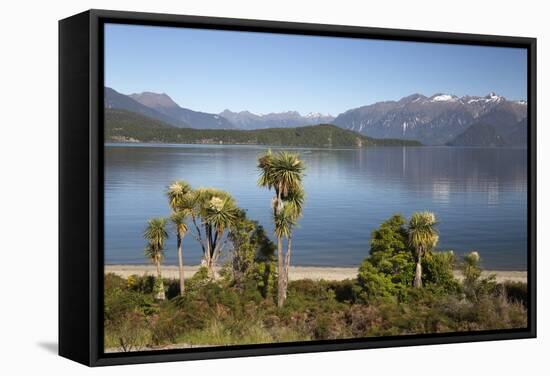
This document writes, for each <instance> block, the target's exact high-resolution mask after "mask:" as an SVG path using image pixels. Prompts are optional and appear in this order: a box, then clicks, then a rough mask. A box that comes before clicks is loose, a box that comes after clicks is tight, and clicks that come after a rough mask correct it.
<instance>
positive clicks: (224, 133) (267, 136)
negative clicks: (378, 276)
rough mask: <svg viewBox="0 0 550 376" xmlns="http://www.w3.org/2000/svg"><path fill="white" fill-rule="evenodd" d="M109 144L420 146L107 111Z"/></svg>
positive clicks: (324, 128)
mask: <svg viewBox="0 0 550 376" xmlns="http://www.w3.org/2000/svg"><path fill="white" fill-rule="evenodd" d="M104 136H105V141H106V142H159V143H176V144H240V145H272V146H309V147H335V148H337V147H341V148H361V147H368V146H401V145H403V146H418V145H420V143H419V142H418V141H410V140H394V139H374V138H370V137H366V136H363V135H361V134H359V133H356V132H353V131H349V130H345V129H342V128H339V127H337V126H334V125H328V124H324V125H315V126H306V127H299V128H269V129H258V130H248V131H244V130H224V129H192V128H175V127H172V126H170V125H167V124H165V123H163V122H161V121H159V120H155V119H152V118H149V117H147V116H143V115H139V114H136V113H132V112H129V111H125V110H118V109H109V108H107V109H105V135H104Z"/></svg>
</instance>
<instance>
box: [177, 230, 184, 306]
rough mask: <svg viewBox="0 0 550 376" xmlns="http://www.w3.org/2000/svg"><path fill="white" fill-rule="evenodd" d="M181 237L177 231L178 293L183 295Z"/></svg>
mask: <svg viewBox="0 0 550 376" xmlns="http://www.w3.org/2000/svg"><path fill="white" fill-rule="evenodd" d="M182 243H183V239H182V236H181V235H180V234H179V233H178V263H179V272H180V273H179V274H180V295H181V296H183V293H184V292H185V281H184V278H183V277H184V276H183V249H182V248H183V247H182Z"/></svg>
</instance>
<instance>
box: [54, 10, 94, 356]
mask: <svg viewBox="0 0 550 376" xmlns="http://www.w3.org/2000/svg"><path fill="white" fill-rule="evenodd" d="M89 17H90V11H86V12H82V13H79V14H77V15H75V16H72V17H69V18H66V19H64V20H61V21H59V36H58V37H59V51H58V52H59V81H58V85H59V234H58V236H59V256H58V257H59V259H58V263H59V286H58V292H59V306H58V308H59V328H58V340H59V350H58V352H59V355H60V356H63V357H65V358H68V359H71V360H74V361H76V362H79V363H82V364H85V365H90V350H91V347H90V341H91V340H92V338H93V337H95V336H96V334H95V333H92V331H91V330H90V329H91V328H90V320H89V312H90V303H91V295H90V291H92V290H93V289H94V286H93V285H92V284H91V279H90V278H91V274H92V273H91V270H90V262H89V255H90V254H91V253H92V249H91V248H90V242H89V240H90V237H89V232H88V228H89V227H90V217H89V214H90V213H89V210H90V207H89V206H87V205H85V206H82V204H83V203H87V202H88V197H89V192H90V191H92V190H93V188H92V186H91V184H90V183H91V182H90V180H89V175H88V172H89V170H90V169H89V162H90V160H89V155H88V152H87V151H88V147H89V144H90V142H89V139H90V136H89V131H90V121H89V119H90V108H89V103H90V99H89V96H90V91H89V90H87V88H88V89H89V83H90V50H89V46H90V29H89ZM94 273H95V272H94Z"/></svg>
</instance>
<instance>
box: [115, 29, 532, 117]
mask: <svg viewBox="0 0 550 376" xmlns="http://www.w3.org/2000/svg"><path fill="white" fill-rule="evenodd" d="M105 85H106V86H109V87H112V88H113V89H115V90H117V91H119V92H121V93H124V94H130V93H136V92H142V91H152V92H158V93H166V94H168V95H169V96H170V97H172V99H174V100H175V101H176V102H177V103H178V104H180V105H181V106H182V107H185V108H190V109H193V110H196V111H204V112H212V113H219V112H221V111H223V110H224V109H230V110H232V111H241V110H249V111H252V112H256V113H269V112H281V111H289V110H296V111H299V112H300V113H302V114H306V113H308V112H321V113H324V114H327V113H330V114H332V115H338V114H339V113H341V112H343V111H346V110H348V109H351V108H355V107H359V106H363V105H366V104H371V103H374V102H378V101H383V100H397V99H399V98H402V97H404V96H407V95H410V94H413V93H421V94H424V95H427V96H431V95H433V94H435V93H450V94H455V95H458V96H463V95H480V96H481V95H486V94H487V93H489V92H491V91H494V92H496V93H497V94H499V95H503V96H505V97H506V98H508V99H514V100H519V99H526V97H527V52H526V50H523V49H513V48H498V47H478V46H457V45H445V44H431V43H415V42H393V41H378V40H365V39H349V38H334V37H312V36H297V35H282V34H265V33H249V32H228V31H216V30H197V29H182V28H171V27H153V26H135V25H118V24H108V25H106V26H105Z"/></svg>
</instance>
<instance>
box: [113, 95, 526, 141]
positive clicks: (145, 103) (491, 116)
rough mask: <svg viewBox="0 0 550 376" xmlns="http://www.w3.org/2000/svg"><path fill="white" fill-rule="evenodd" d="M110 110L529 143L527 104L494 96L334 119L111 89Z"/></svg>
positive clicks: (418, 100) (191, 124)
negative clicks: (194, 106) (211, 109)
mask: <svg viewBox="0 0 550 376" xmlns="http://www.w3.org/2000/svg"><path fill="white" fill-rule="evenodd" d="M105 107H106V108H110V109H122V110H126V111H130V112H134V113H138V114H141V115H144V116H148V117H150V118H153V119H156V120H159V121H161V122H163V123H166V124H168V125H171V126H173V127H178V128H196V129H241V130H253V129H267V128H296V127H300V126H307V125H316V124H334V125H336V126H338V127H340V128H343V129H347V130H351V131H355V132H358V133H360V134H362V135H364V136H368V137H373V138H379V139H384V138H387V139H406V140H416V141H419V142H421V143H423V144H426V145H451V146H505V145H506V146H507V145H512V146H525V145H526V144H527V120H526V119H527V102H525V101H510V100H507V99H506V98H504V97H502V96H499V95H497V94H495V93H489V94H488V95H486V96H483V97H477V96H463V97H457V96H454V95H451V94H435V95H433V96H431V97H427V96H424V95H422V94H413V95H410V96H407V97H404V98H401V99H400V100H398V101H383V102H377V103H374V104H370V105H366V106H362V107H358V108H354V109H350V110H348V111H345V112H343V113H342V114H340V115H338V116H336V117H333V116H331V115H323V114H320V113H310V114H307V115H301V114H300V113H299V112H297V111H287V112H281V113H269V114H255V113H253V112H250V111H241V112H233V111H230V110H224V111H223V112H221V113H219V114H212V113H205V112H199V111H194V110H191V109H187V108H183V107H181V106H180V105H178V104H177V103H176V102H174V101H173V100H172V99H171V98H170V97H169V96H168V95H167V94H157V93H151V92H143V93H138V94H130V95H124V94H121V93H118V92H117V91H115V90H113V89H111V88H107V87H106V88H105Z"/></svg>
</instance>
